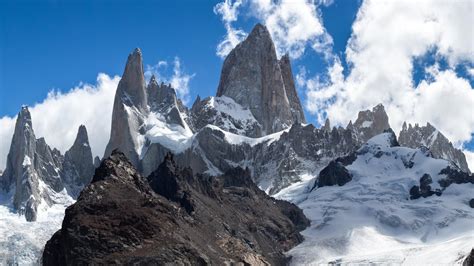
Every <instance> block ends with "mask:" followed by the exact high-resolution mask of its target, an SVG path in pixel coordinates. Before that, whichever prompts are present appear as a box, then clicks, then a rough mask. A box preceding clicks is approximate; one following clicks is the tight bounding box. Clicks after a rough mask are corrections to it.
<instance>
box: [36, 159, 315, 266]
mask: <svg viewBox="0 0 474 266" xmlns="http://www.w3.org/2000/svg"><path fill="white" fill-rule="evenodd" d="M307 225H308V221H307V220H306V218H305V217H304V215H303V213H302V212H301V210H300V209H298V208H297V207H296V206H295V205H293V204H290V203H287V202H282V201H278V200H275V199H273V198H270V197H269V196H267V195H266V194H265V193H264V192H262V191H260V190H259V189H258V188H257V187H256V186H255V185H254V184H253V182H252V180H251V179H250V176H249V172H248V171H246V170H243V169H241V168H236V169H233V170H232V171H229V172H227V173H226V174H225V175H223V176H219V177H209V176H200V175H199V176H196V175H193V173H192V171H191V170H190V169H181V168H179V167H178V166H177V165H176V163H175V162H174V160H173V156H172V155H171V154H168V155H166V156H165V160H164V162H163V163H162V164H161V165H160V166H159V167H158V169H157V170H156V171H155V172H153V173H152V174H151V175H150V176H149V177H148V178H145V177H143V176H141V175H140V174H139V173H138V172H137V171H136V170H135V168H134V167H133V166H132V164H131V163H130V162H129V161H128V160H127V158H126V157H125V156H124V155H123V154H121V153H118V152H116V153H113V154H112V156H111V157H110V158H108V159H106V160H104V161H103V162H102V163H101V166H100V167H99V168H98V169H97V170H96V173H95V176H94V178H93V180H92V183H91V184H90V185H89V186H87V187H86V188H85V190H84V191H83V192H82V193H81V195H80V196H79V198H78V200H77V202H76V203H75V204H73V205H72V206H70V207H69V208H68V209H67V210H66V216H65V218H64V222H63V226H62V228H61V230H60V231H58V232H57V233H56V234H55V235H54V236H53V237H52V238H51V240H50V241H48V243H47V244H46V247H45V250H44V254H43V263H44V265H58V264H59V265H61V264H70V263H72V262H74V263H86V264H90V263H93V264H109V263H119V264H133V263H139V264H147V263H148V264H149V263H151V264H166V263H173V264H176V263H177V264H191V265H196V264H198V265H202V264H226V263H244V264H252V265H255V264H265V263H268V264H283V263H284V262H285V261H286V258H285V256H284V253H283V252H284V251H286V250H288V249H290V248H291V247H293V246H295V245H296V244H297V243H299V242H301V241H302V237H301V236H300V235H299V233H298V231H300V230H302V229H304V228H305V227H306V226H307ZM118 236H120V237H118ZM203 240H205V241H203Z"/></svg>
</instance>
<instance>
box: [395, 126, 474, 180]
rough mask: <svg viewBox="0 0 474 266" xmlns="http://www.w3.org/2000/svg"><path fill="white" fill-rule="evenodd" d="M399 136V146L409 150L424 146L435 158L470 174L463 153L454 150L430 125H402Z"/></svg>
mask: <svg viewBox="0 0 474 266" xmlns="http://www.w3.org/2000/svg"><path fill="white" fill-rule="evenodd" d="M399 136H400V137H399V142H400V145H402V146H406V147H410V148H418V147H420V146H425V147H427V148H429V149H430V150H431V153H432V154H433V156H434V157H435V158H443V159H446V160H449V161H451V162H453V163H455V164H456V165H457V166H458V167H459V168H461V169H462V170H463V171H464V172H467V173H470V171H469V167H468V166H467V161H466V156H465V155H464V153H463V152H462V151H461V150H459V149H456V148H454V146H453V144H452V143H451V142H450V141H449V140H448V139H447V138H446V137H445V136H444V135H443V134H442V133H441V132H439V130H437V129H436V128H435V127H434V126H432V125H431V124H430V123H427V124H426V126H421V127H420V126H419V125H418V124H415V126H412V125H411V124H409V125H408V126H407V124H406V123H403V126H402V131H400V135H399Z"/></svg>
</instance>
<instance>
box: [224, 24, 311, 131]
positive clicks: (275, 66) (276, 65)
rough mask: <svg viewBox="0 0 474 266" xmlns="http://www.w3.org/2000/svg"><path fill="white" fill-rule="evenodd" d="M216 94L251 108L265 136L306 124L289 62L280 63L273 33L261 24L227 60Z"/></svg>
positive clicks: (283, 60)
mask: <svg viewBox="0 0 474 266" xmlns="http://www.w3.org/2000/svg"><path fill="white" fill-rule="evenodd" d="M282 67H283V70H282ZM216 95H217V96H227V97H229V98H232V99H233V100H234V101H235V102H237V103H239V104H240V105H242V106H243V107H244V108H249V109H250V111H251V112H252V114H253V115H254V117H255V118H256V120H257V121H258V122H259V123H260V125H261V126H262V133H263V134H264V135H265V134H270V133H274V132H277V131H280V130H283V129H285V128H288V127H289V126H291V125H292V124H294V123H305V118H304V114H303V112H302V108H301V104H300V102H299V99H298V97H296V90H295V87H294V81H293V76H292V73H291V67H290V65H289V60H288V58H283V59H282V60H281V63H280V61H279V60H278V58H277V55H276V51H275V45H274V44H273V41H272V39H271V36H270V33H269V32H268V30H267V28H266V27H265V26H263V25H261V24H257V25H256V26H255V27H254V29H253V30H252V32H251V33H250V34H249V36H248V37H247V39H246V40H244V41H243V42H242V43H240V44H239V45H237V46H236V47H235V48H234V49H233V50H232V51H231V52H230V53H229V55H228V56H227V58H226V59H225V61H224V65H223V67H222V72H221V79H220V82H219V87H218V89H217V94H216ZM290 99H291V101H290Z"/></svg>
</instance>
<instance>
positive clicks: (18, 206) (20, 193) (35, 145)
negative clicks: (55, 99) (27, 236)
mask: <svg viewBox="0 0 474 266" xmlns="http://www.w3.org/2000/svg"><path fill="white" fill-rule="evenodd" d="M62 159H63V158H62V156H61V154H60V153H59V151H58V150H56V149H54V150H51V148H50V147H49V146H48V145H47V144H46V142H45V140H44V138H40V139H36V137H35V134H34V132H33V126H32V121H31V115H30V112H29V110H28V108H27V107H22V108H21V111H20V113H19V114H18V117H17V120H16V125H15V132H14V134H13V139H12V143H11V146H10V151H9V153H8V157H7V167H6V169H5V172H4V173H3V175H2V179H1V184H2V187H3V189H4V190H6V191H10V190H13V189H14V194H13V207H14V208H15V210H17V211H18V212H19V213H21V214H24V215H25V217H26V219H27V220H28V221H35V220H36V216H37V209H38V205H39V204H40V203H41V202H42V201H45V202H46V203H50V202H51V199H50V197H49V194H48V193H47V188H51V189H52V190H54V191H60V190H62V189H63V188H64V186H63V183H62V180H61V178H60V166H61V162H62ZM46 187H47V188H46Z"/></svg>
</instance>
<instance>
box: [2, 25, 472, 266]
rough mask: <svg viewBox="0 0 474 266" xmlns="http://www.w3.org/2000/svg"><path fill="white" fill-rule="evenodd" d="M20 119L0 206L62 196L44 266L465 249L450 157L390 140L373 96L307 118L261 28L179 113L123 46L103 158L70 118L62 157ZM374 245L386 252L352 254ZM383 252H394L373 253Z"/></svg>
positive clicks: (457, 161)
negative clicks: (341, 121) (335, 112)
mask: <svg viewBox="0 0 474 266" xmlns="http://www.w3.org/2000/svg"><path fill="white" fill-rule="evenodd" d="M32 123H33V121H32V119H31V115H30V113H29V111H28V107H22V108H21V110H20V112H19V114H18V116H17V121H16V125H15V132H14V135H13V138H12V142H11V147H10V151H9V153H8V158H7V166H6V169H5V170H4V171H3V173H2V174H1V178H0V186H1V188H2V192H1V193H2V194H3V195H5V197H4V198H6V200H5V201H2V203H3V204H6V205H8V206H9V208H10V209H11V210H12V211H14V212H16V213H18V214H20V215H24V217H25V219H26V220H27V221H29V222H32V223H34V222H35V220H37V217H38V215H40V213H41V212H46V211H47V209H48V208H53V207H54V206H56V205H58V204H59V205H69V204H71V203H72V202H74V201H75V203H74V204H72V205H71V206H70V207H68V208H67V209H66V212H65V217H64V220H63V222H62V227H61V229H60V230H59V231H57V232H56V233H55V234H54V235H53V236H52V238H51V239H50V240H49V241H48V242H47V244H46V248H45V249H44V253H43V254H44V255H43V256H42V257H43V260H42V262H43V264H45V265H57V264H71V263H72V264H74V263H79V262H81V263H86V264H87V263H97V264H109V263H125V264H130V263H141V264H147V263H158V264H162V263H171V262H180V263H182V264H193V265H194V264H224V263H239V262H241V263H244V264H245V263H247V264H251V265H253V264H265V263H268V264H286V263H288V262H289V260H288V256H287V255H291V257H293V259H292V260H291V262H292V263H296V264H299V263H302V264H303V263H304V264H307V263H330V262H333V263H342V262H348V263H350V262H355V263H369V262H381V263H385V262H389V263H399V262H403V261H404V260H406V261H408V262H412V263H418V262H420V261H423V259H429V260H431V261H434V260H432V258H430V257H429V256H434V254H435V252H433V251H432V250H434V248H433V247H434V246H436V245H445V246H442V247H443V248H445V250H448V251H449V252H450V253H449V255H446V254H444V258H441V261H446V260H449V261H448V262H449V263H454V262H459V261H461V260H463V259H464V257H466V256H467V255H468V253H469V252H470V249H471V248H472V246H473V245H472V243H473V240H474V237H472V235H473V234H472V233H473V229H474V228H472V221H473V219H474V216H473V214H472V208H474V199H472V197H473V196H472V191H473V190H472V189H474V176H473V175H472V174H471V172H470V170H469V168H468V165H467V162H466V158H465V155H464V154H463V152H462V151H461V150H459V149H457V148H455V147H454V146H453V144H452V143H451V142H450V141H449V140H448V139H447V138H446V137H445V136H444V135H443V134H442V133H441V132H440V131H439V130H437V129H436V128H435V127H433V126H432V125H431V124H429V123H428V124H427V125H426V126H419V125H418V124H415V125H414V126H412V125H411V124H410V125H407V124H406V123H404V124H403V126H402V130H401V132H399V134H398V137H397V135H396V134H395V133H394V132H393V131H392V129H391V126H390V123H389V117H388V115H387V113H386V112H385V108H384V106H383V105H382V104H379V105H377V106H375V107H373V108H372V109H371V110H363V111H360V112H359V113H358V115H357V119H356V120H355V121H354V122H352V121H351V122H349V123H348V125H347V126H346V127H342V126H337V127H332V126H331V123H330V121H329V120H326V122H325V124H324V126H322V127H321V128H316V127H315V126H314V125H312V124H307V123H306V118H305V115H304V112H303V107H302V105H301V101H300V99H299V97H298V93H297V90H296V88H295V82H294V79H293V74H292V68H291V63H290V58H289V56H288V55H284V56H282V57H281V58H280V59H279V58H278V56H277V53H276V50H275V46H274V44H273V41H272V39H271V36H270V33H269V32H268V30H267V29H266V27H265V26H263V25H261V24H257V25H256V26H255V27H254V29H253V30H252V32H251V33H250V34H249V35H248V37H247V38H246V39H245V40H244V41H243V42H241V43H240V44H238V45H237V46H236V47H235V48H234V49H233V50H232V51H231V52H230V53H229V55H228V56H227V58H226V59H225V60H224V62H223V67H222V71H221V78H220V81H219V85H218V87H217V92H216V96H210V97H206V98H204V99H201V98H200V97H199V96H198V97H197V99H196V100H195V102H194V103H193V104H192V106H191V107H187V106H185V105H184V104H183V103H182V101H181V100H180V99H179V98H178V97H177V95H176V91H175V90H174V88H172V87H171V85H168V84H164V83H161V84H159V83H158V81H157V80H156V78H155V77H154V76H152V77H151V79H150V80H148V81H147V80H145V75H144V70H143V55H142V52H141V50H140V49H138V48H137V49H135V50H134V51H133V52H132V53H131V54H130V55H129V56H128V59H127V62H126V65H125V70H124V73H123V75H122V78H121V80H120V82H119V84H118V87H117V91H116V94H115V99H114V105H113V112H112V125H111V133H110V140H109V142H108V144H107V147H106V150H105V151H104V155H103V159H102V160H100V159H99V158H98V157H96V158H93V155H92V152H91V148H90V145H89V140H88V136H87V129H86V128H85V127H84V126H80V127H79V129H78V133H77V137H76V140H75V141H74V143H73V144H72V146H71V148H70V149H69V150H68V151H67V152H66V153H65V154H64V155H63V154H61V152H60V151H58V150H57V149H55V148H53V149H52V148H51V147H50V146H48V144H47V143H46V142H45V139H44V138H39V139H36V137H35V134H34V132H33V126H32ZM275 198H278V199H279V200H276V199H275ZM285 200H286V201H285ZM287 201H289V202H292V203H289V202H287ZM295 204H296V205H295ZM300 208H301V209H302V210H303V211H301V209H300ZM305 215H306V217H307V218H306V217H305ZM308 219H309V220H308ZM348 219H349V220H351V223H348V222H347V220H348ZM56 229H58V228H56ZM303 230H304V231H303ZM169 232H173V233H172V234H170V233H169ZM300 232H301V233H300ZM469 234H470V235H469ZM49 237H51V235H50V236H49ZM48 239H49V238H48ZM201 239H208V240H209V243H208V244H207V245H204V244H203V243H202V242H200V240H201ZM46 240H47V239H45V241H46ZM358 241H362V243H359V244H357V242H358ZM364 241H365V242H364ZM377 241H379V242H380V243H384V244H387V248H385V249H382V251H380V252H372V253H370V252H368V253H364V252H366V251H367V250H371V249H373V246H371V245H369V244H367V243H366V242H371V243H375V242H377ZM450 241H451V242H450ZM446 243H448V244H446ZM449 243H454V244H449ZM43 244H44V243H43ZM357 245H360V246H361V247H360V248H359V250H357V248H355V246H357ZM5 246H6V247H5ZM390 246H394V247H397V250H399V253H397V254H391V256H387V254H388V253H390V248H389V247H390ZM448 246H449V248H453V250H450V249H449V248H447V247H448ZM2 247H3V248H5V249H7V251H2V250H0V255H2V252H3V254H6V255H5V257H7V259H6V260H5V262H17V261H18V259H16V258H11V257H10V258H8V256H10V255H9V254H10V253H9V252H11V250H9V248H11V247H9V246H8V245H7V244H2V243H1V242H0V249H2ZM15 248H17V247H15ZM364 248H365V249H364ZM417 249H418V250H423V251H426V252H425V253H419V254H418V253H416V252H415V250H417ZM36 252H38V251H36ZM384 252H385V253H384ZM426 254H429V256H427V255H426ZM418 255H420V256H418ZM422 255H423V256H424V255H426V256H427V257H423V256H422ZM35 256H40V255H38V254H36V255H35ZM0 257H1V256H0ZM443 259H444V260H443ZM0 261H1V260H0ZM1 262H4V261H1Z"/></svg>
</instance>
